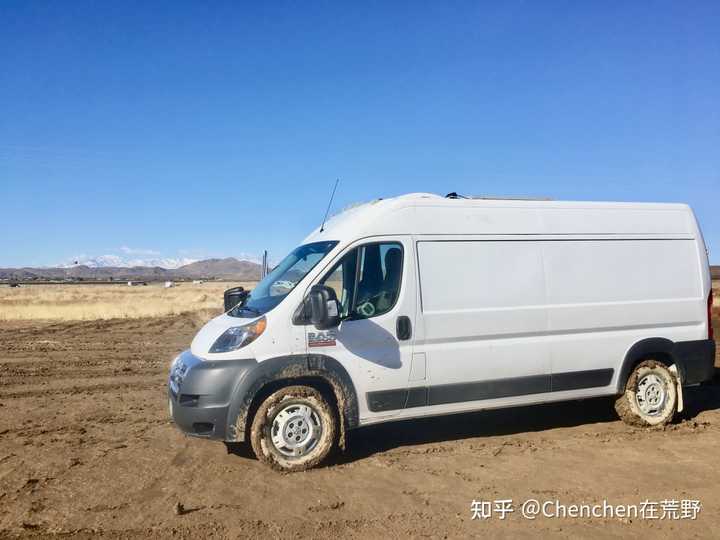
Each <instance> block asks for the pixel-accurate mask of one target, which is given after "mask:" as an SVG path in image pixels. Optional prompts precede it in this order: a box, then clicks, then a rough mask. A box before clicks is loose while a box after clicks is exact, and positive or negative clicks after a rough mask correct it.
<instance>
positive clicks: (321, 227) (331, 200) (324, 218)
mask: <svg viewBox="0 0 720 540" xmlns="http://www.w3.org/2000/svg"><path fill="white" fill-rule="evenodd" d="M339 183H340V179H339V178H336V179H335V185H334V186H333V190H332V193H331V194H330V202H329V203H328V207H327V210H325V217H323V220H322V225H320V232H323V231H324V230H325V221H326V220H327V217H328V214H329V213H330V207H331V206H332V202H333V199H334V198H335V190H336V189H337V187H338V184H339Z"/></svg>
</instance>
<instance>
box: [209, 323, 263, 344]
mask: <svg viewBox="0 0 720 540" xmlns="http://www.w3.org/2000/svg"><path fill="white" fill-rule="evenodd" d="M266 326H267V321H266V320H265V317H261V318H259V319H258V320H256V321H254V322H251V323H250V324H245V325H243V326H233V327H232V328H228V329H227V330H225V332H223V334H222V335H221V336H220V337H219V338H217V340H215V343H213V346H212V347H210V352H211V353H224V352H230V351H236V350H237V349H240V348H241V347H245V345H249V344H250V343H252V342H253V341H255V340H256V339H257V338H258V337H259V336H260V334H262V333H263V332H264V331H265V327H266Z"/></svg>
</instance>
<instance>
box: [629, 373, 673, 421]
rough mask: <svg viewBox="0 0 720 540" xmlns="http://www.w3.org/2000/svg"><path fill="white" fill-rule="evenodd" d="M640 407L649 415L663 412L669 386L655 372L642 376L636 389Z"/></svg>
mask: <svg viewBox="0 0 720 540" xmlns="http://www.w3.org/2000/svg"><path fill="white" fill-rule="evenodd" d="M635 399H636V401H637V404H638V408H639V409H640V411H641V412H642V413H643V414H646V415H648V416H658V415H660V414H661V413H662V411H663V409H664V407H665V402H666V401H667V387H666V383H665V381H664V380H663V379H662V378H660V377H659V376H657V375H656V374H654V373H648V374H647V375H644V376H643V377H641V378H640V380H639V381H638V384H637V390H636V391H635Z"/></svg>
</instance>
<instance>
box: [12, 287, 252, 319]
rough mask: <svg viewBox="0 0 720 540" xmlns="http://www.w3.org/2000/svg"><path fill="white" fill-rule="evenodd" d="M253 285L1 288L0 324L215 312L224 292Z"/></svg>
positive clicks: (219, 307)
mask: <svg viewBox="0 0 720 540" xmlns="http://www.w3.org/2000/svg"><path fill="white" fill-rule="evenodd" d="M237 285H242V286H244V287H245V288H252V287H253V286H254V283H240V282H238V283H227V282H219V283H218V282H206V283H201V284H192V283H180V284H177V285H176V286H175V287H171V288H168V289H166V288H165V287H164V285H163V284H162V283H152V284H149V285H147V286H135V287H128V286H127V285H126V284H118V285H25V286H22V287H17V288H10V287H0V320H6V321H7V320H54V321H60V320H62V321H77V320H96V319H127V318H138V317H162V316H165V315H180V314H182V313H188V312H191V311H201V310H220V309H222V304H223V291H225V289H228V288H230V287H235V286H237Z"/></svg>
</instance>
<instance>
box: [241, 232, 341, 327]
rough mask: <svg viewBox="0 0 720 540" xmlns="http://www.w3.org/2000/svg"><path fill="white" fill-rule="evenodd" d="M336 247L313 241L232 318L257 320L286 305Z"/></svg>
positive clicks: (295, 253)
mask: <svg viewBox="0 0 720 540" xmlns="http://www.w3.org/2000/svg"><path fill="white" fill-rule="evenodd" d="M336 245H337V242H334V241H329V242H313V243H311V244H305V245H303V246H300V247H298V248H296V249H294V250H293V251H291V252H290V254H289V255H288V256H287V257H285V258H284V259H283V260H282V262H280V264H278V265H277V266H276V267H275V269H274V270H273V271H272V272H270V273H269V274H268V275H267V276H265V278H264V279H263V280H262V281H260V283H258V284H257V285H256V286H255V288H254V289H253V290H252V292H251V293H250V295H249V296H248V297H247V299H246V300H245V302H243V303H242V304H240V305H238V306H236V307H234V308H233V309H231V310H230V311H228V315H230V316H231V317H256V316H258V315H263V314H264V313H267V312H268V311H270V310H271V309H273V308H274V307H275V306H277V305H278V304H279V303H280V302H282V300H283V298H285V297H286V296H287V295H288V294H289V293H290V291H292V290H293V289H294V288H295V286H296V285H297V284H298V283H300V281H302V279H303V278H304V277H305V276H306V275H307V274H308V273H309V272H310V270H312V269H313V268H315V265H316V264H317V263H319V262H320V261H321V260H322V259H323V258H324V257H325V255H327V254H328V253H329V252H330V250H331V249H332V248H334V247H335V246H336Z"/></svg>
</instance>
